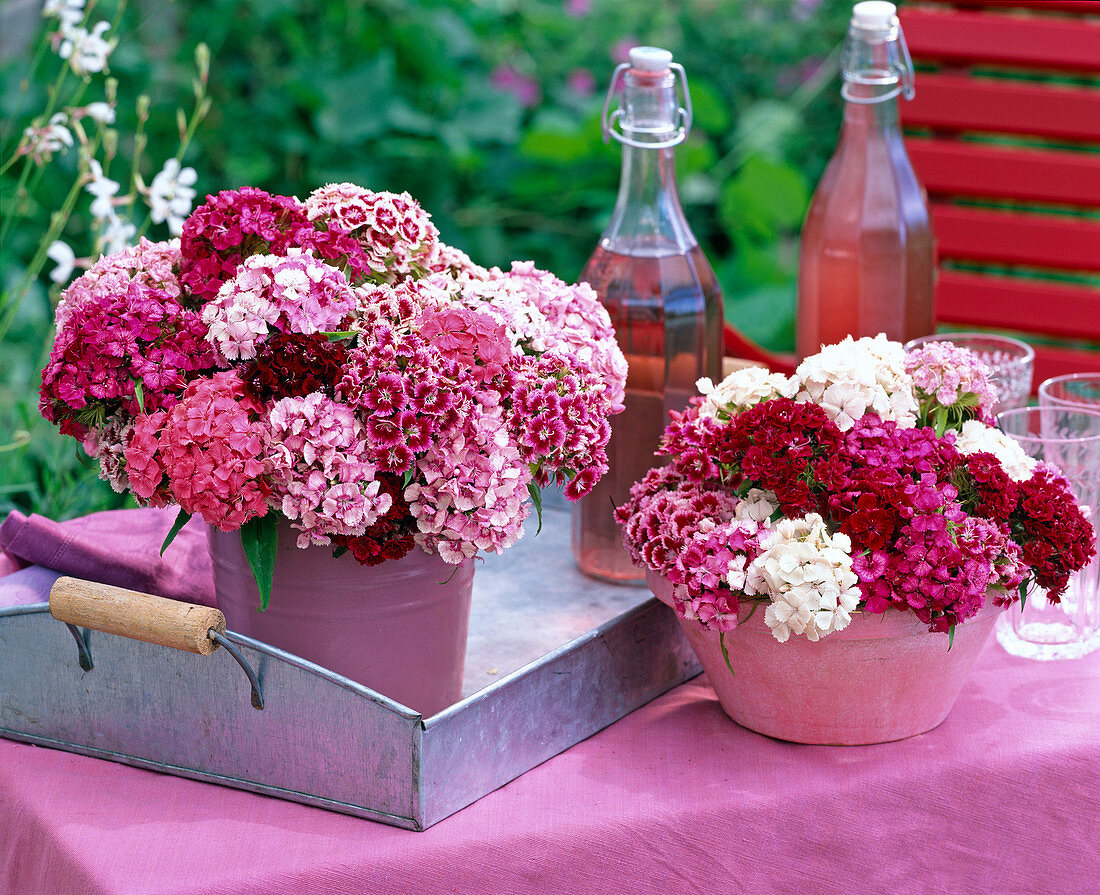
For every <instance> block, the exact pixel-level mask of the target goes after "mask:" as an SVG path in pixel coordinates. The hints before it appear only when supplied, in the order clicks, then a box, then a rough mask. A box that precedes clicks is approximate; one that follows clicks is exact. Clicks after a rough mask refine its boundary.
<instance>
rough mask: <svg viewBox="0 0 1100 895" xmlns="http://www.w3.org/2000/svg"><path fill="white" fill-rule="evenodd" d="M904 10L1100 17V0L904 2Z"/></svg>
mask: <svg viewBox="0 0 1100 895" xmlns="http://www.w3.org/2000/svg"><path fill="white" fill-rule="evenodd" d="M903 2H904V8H905V9H909V8H911V7H913V6H915V5H917V3H919V4H920V5H921V6H938V7H944V6H957V7H959V8H960V9H987V8H988V9H996V10H1011V9H1013V8H1015V9H1022V10H1041V11H1044V12H1075V13H1079V14H1083V15H1089V14H1092V15H1100V0H912V2H910V0H903Z"/></svg>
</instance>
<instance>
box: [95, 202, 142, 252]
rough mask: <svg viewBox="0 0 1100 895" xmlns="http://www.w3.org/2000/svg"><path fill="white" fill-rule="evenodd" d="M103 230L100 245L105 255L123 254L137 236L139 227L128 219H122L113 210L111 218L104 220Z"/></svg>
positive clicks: (100, 235) (99, 240)
mask: <svg viewBox="0 0 1100 895" xmlns="http://www.w3.org/2000/svg"><path fill="white" fill-rule="evenodd" d="M101 223H102V229H101V231H100V234H99V239H98V243H99V244H100V250H101V251H102V252H103V254H105V255H111V254H114V253H115V252H121V251H122V250H123V249H125V248H128V247H129V246H130V245H131V244H132V243H133V241H134V237H135V236H137V227H136V226H134V224H133V223H131V222H130V221H129V220H127V219H126V218H121V217H119V216H118V215H117V214H115V212H114V209H112V210H111V214H110V217H107V218H104V219H103V220H102V222H101Z"/></svg>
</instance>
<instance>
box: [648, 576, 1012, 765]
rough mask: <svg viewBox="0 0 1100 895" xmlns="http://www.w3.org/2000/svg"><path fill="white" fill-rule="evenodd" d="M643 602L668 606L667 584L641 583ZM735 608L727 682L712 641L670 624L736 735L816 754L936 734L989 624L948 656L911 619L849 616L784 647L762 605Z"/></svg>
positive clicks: (990, 613)
mask: <svg viewBox="0 0 1100 895" xmlns="http://www.w3.org/2000/svg"><path fill="white" fill-rule="evenodd" d="M648 581H649V585H650V587H651V588H652V590H653V593H654V594H655V595H656V596H657V598H658V599H660V600H661V601H662V602H663V603H666V604H667V605H669V606H672V585H671V583H670V582H669V581H668V580H667V579H665V578H662V577H660V576H658V575H656V574H653V573H650V575H649V576H648ZM751 607H752V604H751V603H746V604H743V606H742V609H741V613H740V622H739V624H738V626H737V628H735V629H734V630H733V631H729V632H727V634H726V638H725V642H726V650H727V652H728V653H729V660H730V665H731V666H732V668H733V672H734V673H733V674H732V675H731V674H730V669H729V668H728V667H727V666H726V662H725V660H724V659H723V658H722V650H721V646H720V645H719V633H718V632H717V631H708V630H707V629H706V628H704V627H703V625H702V624H701V623H699V622H698V621H689V620H686V619H680V625H681V627H682V628H683V630H684V633H685V634H686V635H687V638H688V641H689V642H690V643H691V645H692V647H693V648H694V650H695V653H696V655H697V656H698V657H699V662H700V664H701V665H702V666H703V670H704V671H706V673H707V677H708V678H709V680H710V683H711V686H713V687H714V690H715V692H716V693H717V694H718V701H719V702H720V703H721V704H722V708H723V709H724V710H725V712H726V714H727V715H729V716H730V717H731V718H732V719H733V720H734V721H736V722H737V723H738V724H740V725H741V726H742V727H747V728H748V729H749V730H755V731H756V732H757V733H762V734H766V735H767V736H770V737H775V738H776V739H780V740H790V741H791V742H795V743H815V744H819V745H845V746H855V745H863V744H867V743H886V742H890V741H892V740H901V739H904V738H906V737H911V736H915V735H916V734H919V733H924V732H926V731H929V730H931V729H932V728H934V727H936V726H938V725H939V724H940V723H942V722H943V720H944V719H945V718H946V717H947V715H948V713H949V712H950V711H951V707H952V706H953V705H954V704H955V700H956V699H957V698H958V695H959V692H960V691H961V690H962V687H963V683H964V682H965V680H966V677H967V675H968V674H969V673H970V669H971V667H972V666H973V665H974V662H975V660H976V659H977V658H978V655H979V654H980V653H981V651H982V648H983V647H984V646H985V644H986V641H987V640H988V639H989V634H990V632H991V631H992V630H993V626H994V623H995V622H996V620H997V616H998V615H1000V613H1001V612H1002V611H1003V610H1002V609H1000V608H998V607H994V606H991V605H990V606H986V607H985V608H984V609H982V610H981V611H980V612H979V613H978V614H977V615H975V616H974V617H973V618H970V619H968V620H967V621H966V622H965V623H963V624H961V625H959V626H958V627H957V628H956V630H955V640H954V644H953V645H952V646H951V649H950V650H948V648H947V646H948V637H947V635H946V634H934V633H932V632H930V631H929V630H928V627H927V626H926V625H924V624H923V623H921V621H920V620H919V619H918V618H917V617H916V616H915V615H913V614H912V613H911V612H899V611H897V610H893V609H891V610H888V611H887V612H885V613H882V614H881V615H876V614H872V613H869V612H857V613H855V614H854V615H853V617H852V621H851V623H850V624H849V625H848V627H847V628H845V629H844V630H843V631H836V632H834V633H832V634H829V635H828V636H827V637H823V638H821V639H820V640H818V641H817V642H816V643H814V642H811V641H809V640H807V639H806V638H805V637H801V636H795V635H792V636H791V637H790V639H789V640H788V641H787V642H786V643H780V642H779V641H777V640H776V639H775V637H774V636H772V633H771V629H770V628H768V626H767V624H766V623H765V622H764V610H765V608H766V607H765V605H764V604H760V605H758V606H756V609H755V611H754V612H751V613H750V609H751Z"/></svg>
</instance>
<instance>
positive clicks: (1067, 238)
mask: <svg viewBox="0 0 1100 895" xmlns="http://www.w3.org/2000/svg"><path fill="white" fill-rule="evenodd" d="M932 222H933V227H934V229H935V234H936V243H937V247H938V250H939V254H940V257H941V258H952V259H959V260H968V261H982V262H988V263H993V264H1016V265H1024V266H1028V267H1053V268H1061V269H1064V270H1082V271H1086V270H1087V271H1094V270H1100V224H1097V223H1094V222H1093V221H1089V220H1085V219H1083V218H1071V217H1062V216H1056V215H1037V214H1021V213H1019V212H1008V211H998V210H995V209H985V208H965V207H959V206H953V205H943V204H940V203H933V204H932ZM1038 313H1039V309H1036V314H1038Z"/></svg>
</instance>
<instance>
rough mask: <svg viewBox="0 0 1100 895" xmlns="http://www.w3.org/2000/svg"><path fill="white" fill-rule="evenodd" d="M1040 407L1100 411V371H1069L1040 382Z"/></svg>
mask: <svg viewBox="0 0 1100 895" xmlns="http://www.w3.org/2000/svg"><path fill="white" fill-rule="evenodd" d="M1039 406H1040V407H1069V408H1073V409H1076V410H1095V411H1100V373H1067V374H1066V375H1065V376H1053V377H1051V378H1050V379H1044V380H1043V381H1042V382H1041V383H1040V384H1039Z"/></svg>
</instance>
